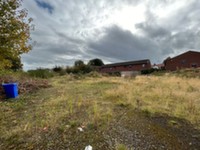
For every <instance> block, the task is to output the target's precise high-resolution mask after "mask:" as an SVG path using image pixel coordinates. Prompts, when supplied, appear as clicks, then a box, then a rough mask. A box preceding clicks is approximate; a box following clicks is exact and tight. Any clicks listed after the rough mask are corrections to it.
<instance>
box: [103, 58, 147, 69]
mask: <svg viewBox="0 0 200 150" xmlns="http://www.w3.org/2000/svg"><path fill="white" fill-rule="evenodd" d="M147 63H150V60H149V59H144V60H136V61H127V62H119V63H113V64H107V65H104V66H102V67H101V68H104V67H114V66H124V65H137V64H147Z"/></svg>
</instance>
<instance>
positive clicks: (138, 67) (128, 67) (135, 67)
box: [100, 63, 151, 72]
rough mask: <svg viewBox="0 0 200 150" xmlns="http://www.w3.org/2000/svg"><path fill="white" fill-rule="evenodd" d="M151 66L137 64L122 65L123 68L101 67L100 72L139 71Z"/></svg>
mask: <svg viewBox="0 0 200 150" xmlns="http://www.w3.org/2000/svg"><path fill="white" fill-rule="evenodd" d="M150 68H151V64H150V63H148V64H145V65H143V64H137V65H123V66H113V67H102V68H101V69H100V71H101V72H121V71H141V70H145V69H150Z"/></svg>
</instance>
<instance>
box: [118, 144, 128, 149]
mask: <svg viewBox="0 0 200 150" xmlns="http://www.w3.org/2000/svg"><path fill="white" fill-rule="evenodd" d="M116 150H128V148H127V147H126V145H124V144H117V145H116Z"/></svg>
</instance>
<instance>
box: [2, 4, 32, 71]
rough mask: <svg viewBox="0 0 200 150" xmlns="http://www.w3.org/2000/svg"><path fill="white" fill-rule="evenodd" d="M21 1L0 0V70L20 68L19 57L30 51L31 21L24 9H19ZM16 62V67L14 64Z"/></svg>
mask: <svg viewBox="0 0 200 150" xmlns="http://www.w3.org/2000/svg"><path fill="white" fill-rule="evenodd" d="M21 3H22V0H0V68H1V69H3V68H8V69H10V68H12V66H13V65H15V66H19V67H20V66H21V61H20V59H21V58H20V55H21V54H23V53H27V52H29V51H30V50H31V48H32V47H31V44H30V40H31V38H30V31H31V30H32V29H33V26H32V24H31V22H32V19H31V18H27V15H28V12H27V10H26V9H20V7H21ZM15 60H17V61H18V63H20V64H18V65H16V64H15Z"/></svg>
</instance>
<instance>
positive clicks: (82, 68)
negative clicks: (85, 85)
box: [66, 64, 92, 74]
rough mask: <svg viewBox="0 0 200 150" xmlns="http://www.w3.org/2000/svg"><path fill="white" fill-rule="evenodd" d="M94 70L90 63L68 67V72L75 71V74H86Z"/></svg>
mask: <svg viewBox="0 0 200 150" xmlns="http://www.w3.org/2000/svg"><path fill="white" fill-rule="evenodd" d="M91 71H92V68H91V67H90V66H88V65H84V64H83V65H79V66H74V67H67V69H66V72H67V73H73V74H86V73H90V72H91Z"/></svg>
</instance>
